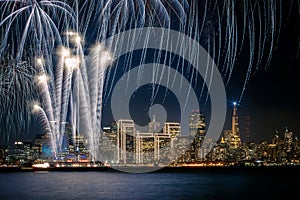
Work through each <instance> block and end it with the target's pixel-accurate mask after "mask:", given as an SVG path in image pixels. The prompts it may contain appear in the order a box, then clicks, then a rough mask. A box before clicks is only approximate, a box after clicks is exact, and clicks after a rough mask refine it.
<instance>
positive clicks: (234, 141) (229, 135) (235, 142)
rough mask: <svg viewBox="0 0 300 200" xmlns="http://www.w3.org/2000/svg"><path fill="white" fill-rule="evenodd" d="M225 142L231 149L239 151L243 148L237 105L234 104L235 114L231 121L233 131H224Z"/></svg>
mask: <svg viewBox="0 0 300 200" xmlns="http://www.w3.org/2000/svg"><path fill="white" fill-rule="evenodd" d="M224 141H225V143H226V145H227V146H228V147H229V149H238V148H239V147H240V146H241V137H240V129H239V118H238V115H237V103H236V102H234V103H233V113H232V121H231V130H225V131H224Z"/></svg>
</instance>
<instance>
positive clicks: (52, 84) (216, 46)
mask: <svg viewBox="0 0 300 200" xmlns="http://www.w3.org/2000/svg"><path fill="white" fill-rule="evenodd" d="M293 4H296V5H297V6H299V5H298V4H297V2H296V1H295V2H293ZM0 11H1V12H0V13H1V14H0V57H1V62H0V63H1V66H0V67H1V68H0V98H1V105H0V106H1V107H0V111H1V113H0V121H1V130H0V133H1V136H2V140H3V142H4V143H7V142H8V141H9V140H10V139H11V138H12V136H13V135H16V134H19V132H21V131H23V130H24V129H26V128H28V127H29V124H30V120H31V112H29V111H30V110H32V109H33V110H35V111H36V110H40V111H41V110H42V112H38V114H39V116H40V117H39V119H41V121H42V124H44V125H43V126H44V127H45V128H46V129H47V128H48V129H51V134H52V140H53V141H54V143H55V151H56V152H57V151H60V150H61V145H62V140H63V136H64V131H65V130H64V129H65V122H66V121H69V123H71V124H72V127H73V135H75V134H76V131H77V132H79V133H83V132H84V133H85V134H86V135H87V138H88V146H89V149H90V151H91V153H92V154H93V156H94V159H97V155H96V154H98V152H97V148H98V142H99V141H98V140H99V134H100V132H101V120H102V105H103V103H105V102H106V101H108V99H109V96H110V95H111V93H112V91H113V89H114V88H113V84H111V83H114V82H115V81H116V80H117V79H118V78H119V77H118V76H117V74H116V72H117V70H116V67H117V68H122V70H123V71H124V72H127V71H129V70H130V65H131V64H132V63H133V62H137V63H140V65H142V64H144V63H145V61H146V60H147V56H146V54H147V49H146V48H147V47H148V44H149V43H151V42H152V41H149V40H147V38H145V41H144V49H142V50H141V52H140V56H139V60H133V56H134V52H130V53H128V54H126V55H125V57H124V60H123V62H120V59H118V58H115V57H114V54H115V52H117V51H118V49H111V44H110V43H109V40H108V38H109V37H111V36H114V35H117V34H119V33H121V32H123V31H125V30H129V29H135V28H143V27H163V28H169V29H174V30H176V31H178V32H181V33H184V34H186V35H187V36H189V37H191V38H193V39H195V40H196V41H198V42H199V43H200V44H201V45H202V46H203V47H204V48H205V49H206V50H207V51H208V53H209V54H210V56H211V57H212V59H213V61H214V62H215V63H216V65H217V66H218V67H219V70H220V71H221V73H222V75H223V78H224V82H225V83H227V84H228V83H229V80H230V79H231V76H232V73H233V71H234V70H235V69H236V68H240V67H241V66H238V64H237V63H238V61H239V57H240V56H241V54H243V52H247V55H244V56H243V57H244V59H246V61H245V60H244V61H243V65H245V66H243V69H244V71H245V73H244V74H243V76H244V77H245V78H244V83H243V85H242V87H241V93H240V100H241V99H242V97H243V95H244V90H245V88H246V86H247V83H248V82H249V80H250V77H251V75H252V74H253V73H255V72H256V71H257V70H258V69H260V68H267V67H268V66H269V64H270V61H271V58H272V53H273V49H274V48H276V45H277V42H278V39H279V36H280V30H281V25H282V21H283V19H282V0H277V1H275V0H271V1H250V0H249V1H248V0H244V1H234V0H225V1H218V0H213V1H207V0H203V1H197V0H191V1H188V0H149V1H148V0H147V1H145V0H91V1H85V0H82V1H79V0H78V1H50V0H40V1H39V0H28V1H20V0H0ZM149 31H151V30H150V29H149ZM134 34H135V35H133V36H132V37H133V38H134V37H135V36H137V35H138V34H139V33H138V32H135V33H134ZM158 41H159V40H158ZM118 42H119V43H120V44H123V45H124V46H125V45H126V47H127V48H128V49H131V47H132V46H134V44H135V42H136V41H129V40H128V38H118ZM159 42H161V43H163V42H164V41H159ZM172 45H174V46H176V48H179V49H181V51H185V45H184V42H183V41H180V40H178V43H177V44H172ZM187 51H188V53H187V54H186V55H187V58H186V59H187V60H190V59H193V57H194V56H195V54H196V53H195V52H197V49H193V48H191V49H188V50H187ZM87 54H88V56H87ZM155 55H156V58H155V61H154V62H157V63H159V62H160V63H161V64H164V65H169V64H170V63H172V62H173V60H174V57H173V56H171V55H170V56H166V54H165V55H164V52H163V51H161V50H157V51H155ZM135 59H136V58H135ZM24 60H26V62H24ZM161 60H163V61H161ZM112 62H113V63H114V66H116V67H115V68H107V67H108V66H109V65H111V64H112ZM175 65H176V64H175ZM182 65H183V64H182V62H180V61H178V62H177V65H176V66H175V67H174V66H173V68H176V70H179V71H180V70H183V69H187V70H190V68H184V67H183V66H182ZM206 67H207V70H208V71H209V69H210V66H206ZM191 71H192V70H191ZM138 74H139V76H137V77H135V79H136V82H137V85H139V84H138V83H139V82H141V80H140V79H141V78H142V74H143V68H141V69H139V73H138ZM208 74H209V73H208ZM191 76H192V77H195V76H196V74H192V75H191ZM203 78H207V79H210V80H213V79H212V77H203ZM153 79H155V80H156V81H154V83H157V84H159V77H158V75H157V74H156V72H155V69H154V70H153ZM33 80H35V81H33ZM208 82H209V81H208ZM128 83H129V81H128ZM168 84H172V80H171V79H170V83H168ZM205 87H209V86H207V85H205V84H203V86H201V87H200V88H202V89H201V91H200V93H201V94H200V98H202V97H203V98H204V99H206V101H207V99H208V96H209V94H206V95H205V93H204V92H203V91H204V88H205ZM155 95H156V91H155V88H154V87H153V97H152V100H151V102H150V104H153V102H154V99H155ZM35 100H36V101H38V102H39V106H38V107H37V105H35V106H33V107H32V106H30V104H29V103H28V102H33V101H35ZM37 108H38V109H37ZM16 113H17V114H16ZM42 115H43V117H42ZM68 116H71V117H70V119H69V118H68ZM79 116H80V117H79ZM11 124H14V125H13V126H11ZM5 127H8V128H5ZM4 129H5V130H6V131H5V132H3V130H4Z"/></svg>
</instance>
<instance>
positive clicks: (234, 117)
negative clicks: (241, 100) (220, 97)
mask: <svg viewBox="0 0 300 200" xmlns="http://www.w3.org/2000/svg"><path fill="white" fill-rule="evenodd" d="M231 130H232V135H240V130H239V118H238V116H237V103H236V102H234V103H233V114H232V125H231Z"/></svg>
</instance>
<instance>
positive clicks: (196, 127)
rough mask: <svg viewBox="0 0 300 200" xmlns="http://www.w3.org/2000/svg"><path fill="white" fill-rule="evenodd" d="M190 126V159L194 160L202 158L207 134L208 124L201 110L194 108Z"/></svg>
mask: <svg viewBox="0 0 300 200" xmlns="http://www.w3.org/2000/svg"><path fill="white" fill-rule="evenodd" d="M189 127H190V137H192V138H191V139H192V143H191V147H190V159H191V160H192V161H195V160H200V157H201V156H200V149H201V145H202V142H203V141H204V138H205V135H206V124H205V118H204V115H203V113H201V112H200V111H199V110H193V111H192V113H191V116H190V123H189Z"/></svg>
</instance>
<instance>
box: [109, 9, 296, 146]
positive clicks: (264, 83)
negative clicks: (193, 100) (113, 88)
mask: <svg viewBox="0 0 300 200" xmlns="http://www.w3.org/2000/svg"><path fill="white" fill-rule="evenodd" d="M199 9H200V10H201V9H202V8H199ZM281 14H282V19H281V20H282V24H281V26H282V27H281V30H280V33H279V34H278V35H276V37H277V36H279V37H278V44H277V45H276V48H273V49H272V50H273V55H272V59H271V61H270V64H269V65H268V66H267V65H265V64H266V62H265V61H266V58H264V59H265V60H264V62H262V63H261V65H260V66H258V68H257V69H252V72H251V77H250V79H249V82H248V84H247V85H246V87H245V91H244V93H243V96H242V97H241V92H242V88H243V84H244V81H245V74H246V71H247V69H248V68H247V66H248V61H249V58H248V56H249V50H248V49H247V48H249V41H247V40H245V44H244V46H245V47H244V48H243V50H242V52H241V55H240V56H239V57H238V58H237V63H236V65H235V68H234V70H233V74H232V76H231V78H230V80H229V83H228V84H227V85H226V92H227V100H228V108H227V118H226V122H225V125H224V130H226V129H231V114H232V109H233V102H234V101H237V102H238V103H239V106H238V115H239V125H240V129H241V132H240V134H241V138H242V141H244V142H251V141H254V142H261V141H268V142H271V140H272V137H273V136H274V135H275V132H278V133H279V135H280V137H283V133H284V131H285V130H286V128H288V130H289V131H292V132H293V133H294V135H295V136H298V137H300V124H299V119H300V118H299V113H300V106H299V104H298V102H299V100H300V98H299V97H298V96H299V83H298V80H297V76H298V74H299V73H297V72H298V71H299V70H298V68H299V64H300V62H299V54H300V50H299V46H300V20H299V11H298V10H297V9H296V8H292V9H291V7H290V5H288V4H284V5H283V9H282V13H281ZM213 19H214V18H213V17H212V20H213ZM276 26H278V25H276ZM206 28H210V25H207V27H206ZM204 29H205V28H204ZM204 31H205V30H204ZM201 42H202V43H205V41H204V40H202V41H201ZM256 45H257V44H256ZM204 47H205V45H204ZM258 51H260V50H259V49H258V48H257V47H256V52H258ZM265 51H266V52H267V53H266V54H268V53H269V51H270V49H266V50H265ZM221 59H222V57H221ZM255 59H256V58H255ZM218 67H219V69H220V71H221V70H222V67H223V66H218ZM224 80H226V78H224ZM146 93H147V91H146V90H144V91H142V90H141V89H140V95H141V96H143V95H144V96H143V98H145V96H147V95H145V94H146ZM141 99H142V98H141ZM142 100H143V99H142ZM133 101H134V103H133V104H134V106H131V109H133V110H134V107H135V108H136V112H139V113H140V115H138V114H134V111H133V112H132V117H133V118H134V120H136V121H137V122H138V123H139V121H142V124H143V123H144V125H145V123H146V122H147V121H149V120H150V118H149V117H148V116H147V111H148V109H144V108H143V107H142V106H141V105H143V104H140V105H139V104H137V103H136V102H137V100H136V99H135V100H133ZM144 101H147V100H145V99H144ZM176 102H177V101H176V100H174V101H172V100H170V101H169V102H168V103H169V104H172V106H173V107H174V108H172V109H170V112H171V114H170V115H171V117H169V119H170V120H176V119H178V113H177V112H175V111H174V110H176V104H177V103H176ZM163 106H164V107H165V108H166V107H172V106H170V105H168V106H166V105H163ZM146 108H147V106H146ZM177 110H179V108H178V107H177ZM202 111H203V112H204V114H207V113H206V109H204V110H202ZM104 117H105V119H107V121H106V122H104V123H105V125H109V121H110V116H109V113H106V115H105V116H104ZM206 117H207V118H209V111H208V115H207V116H206ZM245 117H250V118H249V119H250V120H249V121H250V126H249V128H250V129H249V133H248V135H247V134H246V131H245V127H246V125H245V123H246V120H245ZM105 119H104V120H105Z"/></svg>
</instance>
